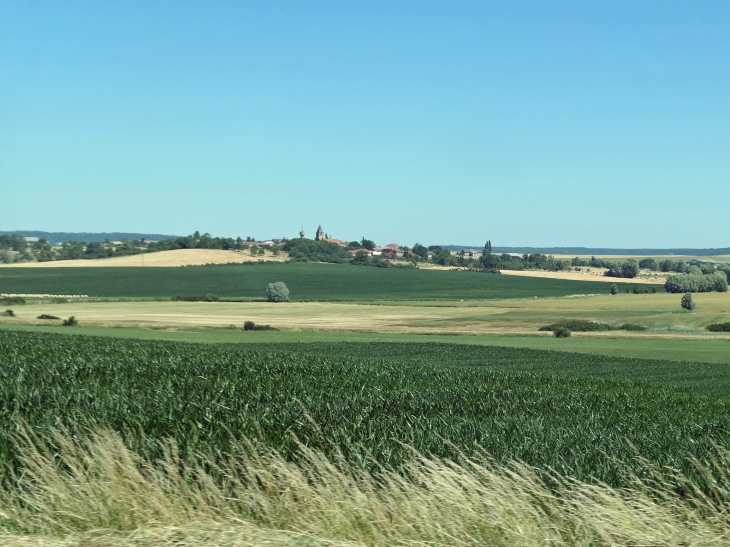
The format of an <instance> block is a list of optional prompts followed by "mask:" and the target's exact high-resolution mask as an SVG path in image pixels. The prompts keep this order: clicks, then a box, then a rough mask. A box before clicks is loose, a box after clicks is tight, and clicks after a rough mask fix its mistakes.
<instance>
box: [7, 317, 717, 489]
mask: <svg viewBox="0 0 730 547" xmlns="http://www.w3.org/2000/svg"><path fill="white" fill-rule="evenodd" d="M726 368H727V367H726V366H725V365H710V364H702V363H678V362H668V361H651V360H641V359H626V358H609V357H601V356H592V355H585V354H572V353H562V352H553V351H541V350H530V349H520V348H502V347H480V346H466V345H457V344H412V343H382V344H381V343H312V344H260V345H255V344H239V345H233V344H231V345H203V344H188V343H174V342H155V341H131V340H120V339H111V338H99V337H85V336H73V335H54V334H39V333H28V332H16V331H0V459H1V461H2V464H3V465H4V467H5V469H6V470H8V469H12V468H17V466H18V462H17V460H16V454H15V452H14V444H13V436H14V435H16V434H17V431H18V427H19V425H18V424H20V423H22V422H25V423H27V424H28V425H29V426H30V427H31V428H32V429H33V430H34V432H36V433H38V434H39V435H41V436H43V435H44V434H45V433H47V432H48V431H49V430H50V429H51V428H53V427H57V426H59V425H62V424H63V425H66V426H73V425H74V424H87V425H90V426H92V427H94V426H95V425H109V426H111V427H113V428H114V429H115V430H118V431H120V432H123V433H124V434H125V436H126V439H127V442H128V443H130V445H131V446H133V447H134V449H135V450H139V451H141V452H146V453H151V454H152V455H156V454H157V450H158V448H157V445H156V444H155V443H154V440H155V439H160V438H174V439H175V440H176V441H177V442H178V443H179V445H180V447H181V448H182V450H183V451H185V452H186V453H187V454H195V453H202V452H212V453H214V454H215V453H223V452H226V451H227V450H228V449H229V447H230V440H231V435H232V434H233V435H236V436H241V435H245V436H248V437H250V438H256V439H260V440H261V441H263V442H265V443H267V444H268V445H270V446H272V447H273V448H276V449H277V450H279V451H281V452H282V453H284V454H285V455H286V456H287V457H290V458H296V457H297V450H296V446H295V443H294V441H293V438H292V434H294V435H296V437H298V438H299V439H300V440H301V441H302V442H304V443H305V444H307V445H309V446H313V447H318V448H322V449H324V450H325V451H327V452H329V453H332V454H334V453H336V452H340V453H342V454H343V455H344V456H345V457H346V458H348V459H349V460H351V461H353V462H356V463H357V464H358V465H361V466H364V467H367V468H370V469H375V467H376V466H375V465H374V464H373V463H372V462H371V461H369V459H368V458H367V453H368V452H369V453H371V454H372V455H373V456H374V457H375V458H376V459H377V460H378V462H379V463H380V464H383V465H386V466H392V467H398V466H399V464H401V463H402V462H403V461H404V459H406V458H408V457H409V450H408V449H407V448H406V447H404V446H403V445H402V444H401V443H405V444H406V445H410V446H411V447H413V448H415V449H416V450H418V451H420V452H422V453H425V454H433V455H436V456H442V457H447V458H453V457H456V456H457V449H458V450H460V451H463V452H464V453H466V454H467V455H470V454H474V453H475V452H476V451H478V450H479V449H478V446H480V447H482V448H483V449H484V450H486V451H487V452H489V453H490V454H491V455H492V456H493V457H494V458H496V459H497V460H498V461H504V460H506V459H513V458H517V459H520V460H523V461H525V462H527V463H529V464H532V465H535V466H539V467H541V468H545V467H548V466H549V467H551V468H553V469H554V470H555V471H557V472H559V473H562V474H567V475H571V476H574V477H576V478H580V479H584V480H585V479H591V478H593V479H600V480H604V481H606V482H608V483H610V484H614V485H619V484H621V481H622V479H621V476H620V474H619V473H618V472H617V465H616V464H615V463H613V462H612V461H611V458H616V459H618V460H621V461H624V462H628V463H629V464H630V465H631V466H634V468H635V469H636V470H637V471H640V467H639V465H640V464H639V463H638V462H637V460H636V459H635V456H636V451H635V450H638V451H639V452H640V453H641V454H642V455H643V456H644V457H646V458H648V459H649V460H650V461H651V462H653V463H655V464H656V465H658V466H671V467H674V468H678V469H683V470H685V471H686V472H687V473H689V474H692V470H691V466H689V465H688V464H687V461H686V457H687V455H688V454H690V453H691V454H694V455H696V456H698V457H699V458H700V459H704V458H707V457H709V454H710V453H711V452H712V445H711V440H712V441H715V442H717V443H719V444H721V445H725V446H730V427H729V426H730V422H729V421H728V418H729V417H730V413H729V410H730V406H729V403H730V397H728V395H729V394H730V373H728V372H727V370H726ZM305 409H306V412H307V413H308V415H309V417H311V421H310V418H309V417H308V416H307V415H306V414H305ZM312 421H313V422H314V423H316V424H317V427H315V426H314V425H313V424H312ZM318 429H319V430H318ZM142 433H144V440H143V435H142ZM440 437H442V438H443V439H447V440H448V441H450V442H451V443H453V445H454V446H450V445H449V444H448V443H445V442H444V441H443V440H442V439H441V438H440ZM629 442H630V443H632V444H633V445H634V446H635V449H634V448H632V447H631V445H630V444H629Z"/></svg>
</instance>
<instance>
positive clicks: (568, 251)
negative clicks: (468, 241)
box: [441, 245, 730, 256]
mask: <svg viewBox="0 0 730 547" xmlns="http://www.w3.org/2000/svg"><path fill="white" fill-rule="evenodd" d="M441 247H442V248H444V249H449V250H450V251H461V250H462V249H482V248H484V245H474V246H469V245H441ZM492 252H493V253H496V254H498V253H519V254H537V253H539V254H546V255H599V256H600V255H635V256H640V255H670V254H671V255H691V256H714V255H727V254H730V247H725V248H722V249H598V248H593V247H494V248H493V249H492Z"/></svg>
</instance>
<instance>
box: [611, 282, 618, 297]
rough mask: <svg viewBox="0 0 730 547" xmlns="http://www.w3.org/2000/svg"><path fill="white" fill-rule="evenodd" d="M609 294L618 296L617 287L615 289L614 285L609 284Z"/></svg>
mask: <svg viewBox="0 0 730 547" xmlns="http://www.w3.org/2000/svg"><path fill="white" fill-rule="evenodd" d="M611 294H618V287H616V283H611Z"/></svg>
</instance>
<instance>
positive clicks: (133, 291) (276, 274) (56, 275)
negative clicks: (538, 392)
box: [0, 263, 651, 302]
mask: <svg viewBox="0 0 730 547" xmlns="http://www.w3.org/2000/svg"><path fill="white" fill-rule="evenodd" d="M274 281H283V282H284V283H286V286H287V287H288V288H289V291H290V293H289V297H290V298H291V300H292V301H327V302H332V301H342V302H348V301H378V300H380V301H383V300H401V301H408V300H460V299H466V300H475V299H476V300H483V299H501V298H533V297H535V296H540V297H551V296H565V295H569V294H581V293H585V294H590V293H598V294H608V292H609V290H610V287H609V286H608V285H607V284H606V283H604V282H601V281H573V280H561V279H540V278H527V277H519V276H510V275H496V274H485V273H478V272H457V271H430V270H418V269H399V268H362V267H355V266H350V265H349V264H316V263H310V264H294V263H283V264H251V265H247V266H242V265H218V266H188V267H183V268H141V267H140V268H94V267H89V268H8V269H3V270H2V271H0V293H28V294H86V295H89V296H92V297H145V298H157V297H161V298H166V297H172V296H179V295H189V294H208V293H212V294H215V295H218V296H220V297H224V298H231V297H241V298H246V299H261V300H263V299H265V298H266V286H267V285H268V284H269V283H272V282H274ZM636 286H638V287H639V288H651V286H650V285H645V284H641V283H637V284H636ZM626 288H629V289H632V288H633V285H627V286H626Z"/></svg>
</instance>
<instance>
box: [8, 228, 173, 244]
mask: <svg viewBox="0 0 730 547" xmlns="http://www.w3.org/2000/svg"><path fill="white" fill-rule="evenodd" d="M13 234H19V235H24V236H25V237H42V238H44V239H46V240H47V241H48V242H49V243H63V242H64V241H86V242H87V243H91V242H92V241H99V242H101V241H104V240H105V239H108V240H109V241H119V240H120V239H122V238H123V237H128V238H129V239H142V238H144V239H146V240H148V241H149V240H157V241H159V240H161V239H172V238H175V237H178V236H166V235H162V234H131V233H126V232H109V233H105V232H101V233H95V232H39V231H38V230H15V231H12V232H1V231H0V235H13Z"/></svg>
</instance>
